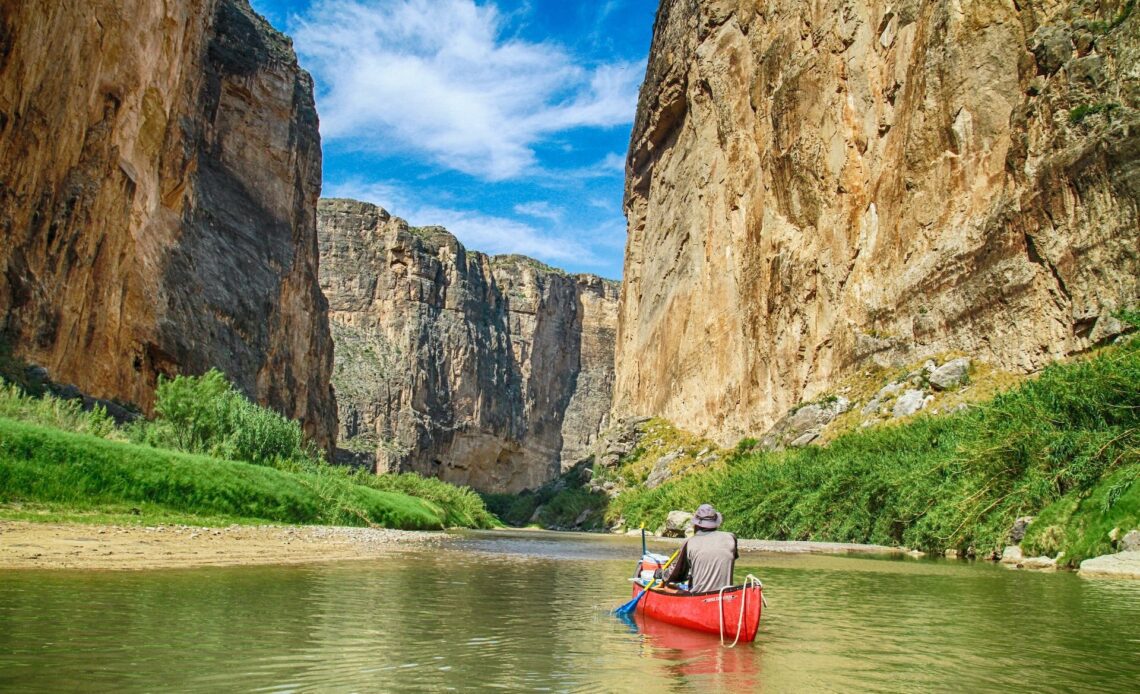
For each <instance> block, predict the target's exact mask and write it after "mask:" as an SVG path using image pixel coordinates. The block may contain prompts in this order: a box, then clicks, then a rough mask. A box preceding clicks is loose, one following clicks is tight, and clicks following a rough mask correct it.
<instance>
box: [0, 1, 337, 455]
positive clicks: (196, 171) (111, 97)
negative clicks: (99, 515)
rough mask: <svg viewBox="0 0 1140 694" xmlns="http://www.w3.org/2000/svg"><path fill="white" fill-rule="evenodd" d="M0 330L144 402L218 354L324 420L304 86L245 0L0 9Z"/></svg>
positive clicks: (308, 92) (316, 147)
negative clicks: (166, 379)
mask: <svg viewBox="0 0 1140 694" xmlns="http://www.w3.org/2000/svg"><path fill="white" fill-rule="evenodd" d="M0 171H3V172H4V173H3V176H2V177H0V239H2V240H3V243H2V244H0V331H2V332H3V334H4V336H5V337H6V339H8V340H10V341H11V342H12V343H13V344H14V346H15V347H16V349H17V350H18V352H19V353H21V355H22V356H24V357H25V358H27V359H28V360H30V361H33V362H36V363H39V364H42V365H43V366H45V367H47V369H48V371H49V372H50V375H51V377H52V378H53V379H54V380H56V381H60V382H68V383H74V384H76V385H77V386H78V387H79V388H80V389H81V390H83V391H84V392H86V393H89V394H90V395H92V396H96V397H100V398H108V399H111V398H114V399H119V400H125V401H130V402H133V403H136V404H138V405H140V406H142V407H143V408H144V409H148V408H149V407H150V406H151V405H152V404H153V402H152V400H153V389H154V386H155V381H156V379H157V377H158V375H159V374H174V373H201V372H203V371H205V370H207V369H208V368H210V367H218V368H219V369H221V370H222V371H224V372H225V373H226V374H227V376H229V377H230V378H231V379H232V380H234V381H235V382H236V383H237V384H238V385H239V387H240V388H241V389H242V390H244V391H245V392H246V393H247V394H248V395H250V396H252V397H253V398H255V399H256V400H258V401H259V402H261V403H262V404H266V405H269V406H271V407H273V408H274V409H276V410H278V411H280V412H282V413H283V414H285V415H287V416H290V417H296V418H300V419H301V420H302V422H303V425H304V428H305V430H306V431H307V432H308V433H309V434H310V435H311V436H313V437H315V438H316V439H317V440H318V441H320V442H321V443H323V444H325V445H329V444H331V441H332V438H333V436H334V435H335V431H336V407H335V403H334V399H333V395H332V392H331V388H330V385H329V378H330V374H331V370H332V342H331V339H330V336H329V331H328V321H327V313H326V310H327V309H326V303H325V301H324V298H323V297H322V296H321V293H320V288H319V285H318V283H317V260H318V256H317V245H316V201H317V198H318V196H319V195H320V183H321V152H320V139H319V135H318V132H317V115H316V111H315V109H314V105H313V96H312V82H311V80H310V79H309V76H308V75H307V74H306V73H305V72H303V71H302V70H300V68H299V67H298V66H297V61H296V57H295V55H294V54H293V50H292V47H291V44H290V41H289V39H287V38H286V37H284V36H282V35H281V34H278V33H277V32H275V31H274V30H273V29H272V28H271V27H270V26H269V25H268V24H267V23H266V22H265V21H264V20H263V19H262V18H261V17H259V16H258V15H256V14H255V13H254V12H253V11H252V10H251V9H250V7H249V5H248V4H247V2H246V0H186V2H179V3H154V2H149V1H144V0H123V1H116V2H111V1H109V0H92V1H91V2H84V3H78V4H75V3H69V4H68V7H67V8H63V7H62V6H60V4H59V3H56V2H50V1H49V0H23V1H21V2H17V3H4V4H3V5H0Z"/></svg>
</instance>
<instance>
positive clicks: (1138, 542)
mask: <svg viewBox="0 0 1140 694" xmlns="http://www.w3.org/2000/svg"><path fill="white" fill-rule="evenodd" d="M1120 549H1121V550H1122V551H1125V552H1140V530H1130V531H1129V532H1128V534H1127V535H1125V536H1124V539H1123V540H1121V541H1120Z"/></svg>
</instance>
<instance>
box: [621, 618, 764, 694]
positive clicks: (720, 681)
mask: <svg viewBox="0 0 1140 694" xmlns="http://www.w3.org/2000/svg"><path fill="white" fill-rule="evenodd" d="M633 621H634V625H635V627H636V629H637V631H638V633H640V634H642V635H643V636H644V637H645V638H644V641H643V650H642V654H643V656H644V657H650V658H655V659H657V660H658V661H660V665H661V670H662V672H663V673H664V674H665V676H666V677H667V678H668V679H669V680H671V681H672V683H673V684H674V685H677V686H678V688H682V689H684V688H686V687H687V686H692V687H694V688H705V689H706V690H708V691H756V690H758V689H760V686H761V680H760V665H761V663H762V662H763V661H762V659H761V658H759V657H757V654H756V652H755V651H754V647H753V645H752V644H738V645H737V646H736V647H735V648H726V647H725V646H722V645H721V642H720V638H719V637H718V636H713V635H712V634H705V633H702V632H698V631H692V630H690V629H682V628H681V627H677V626H673V625H672V624H667V623H665V622H661V621H658V620H656V619H651V618H649V617H645V616H644V615H642V614H637V615H635V616H634V617H633ZM709 687H712V689H711V690H709V689H708V688H709Z"/></svg>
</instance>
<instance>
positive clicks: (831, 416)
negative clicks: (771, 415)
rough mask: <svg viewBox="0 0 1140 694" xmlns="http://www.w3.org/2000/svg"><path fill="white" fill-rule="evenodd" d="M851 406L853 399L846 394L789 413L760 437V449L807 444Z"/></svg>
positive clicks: (778, 448) (777, 448)
mask: <svg viewBox="0 0 1140 694" xmlns="http://www.w3.org/2000/svg"><path fill="white" fill-rule="evenodd" d="M849 409H851V401H850V400H848V399H847V398H845V397H843V396H839V397H837V398H835V399H833V400H829V401H827V402H821V403H812V404H810V405H804V406H802V407H800V408H798V409H796V410H794V411H792V412H789V413H788V414H787V415H785V416H784V418H783V419H781V420H780V421H779V422H776V424H775V426H773V427H772V428H771V429H769V430H768V433H766V434H765V435H764V438H762V439H760V443H759V448H760V449H761V450H765V451H777V450H781V449H783V448H785V447H793V448H794V447H797V446H806V445H808V444H810V443H811V442H813V441H815V440H816V439H817V438H819V436H820V435H821V434H822V433H823V430H824V428H825V427H827V425H828V424H831V422H833V421H835V418H836V417H838V416H839V415H841V414H843V413H844V412H846V411H847V410H849Z"/></svg>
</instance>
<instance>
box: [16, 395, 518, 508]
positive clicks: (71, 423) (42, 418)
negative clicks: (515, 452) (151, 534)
mask: <svg viewBox="0 0 1140 694" xmlns="http://www.w3.org/2000/svg"><path fill="white" fill-rule="evenodd" d="M157 396H158V405H157V408H156V409H157V411H158V418H157V419H156V420H154V421H142V420H140V421H137V422H135V423H133V424H130V425H128V426H126V427H118V426H116V425H115V422H114V421H113V420H111V418H110V417H108V416H107V414H106V413H105V412H103V411H102V409H101V408H98V407H96V408H94V409H92V410H89V411H87V410H84V409H83V407H82V405H81V403H80V402H79V401H77V400H62V399H59V398H55V397H51V396H50V395H45V396H42V397H37V396H35V395H29V394H27V393H26V392H25V391H24V390H23V389H22V387H20V386H17V385H15V384H9V385H6V386H5V385H0V517H6V518H14V519H31V520H36V519H39V520H49V519H70V520H83V519H92V518H99V517H114V518H122V519H124V520H132V519H133V520H143V521H151V522H179V523H187V522H195V523H197V524H201V525H219V524H229V523H231V522H256V521H276V522H284V523H314V524H335V525H379V526H383V527H389V528H402V529H439V528H443V527H455V526H463V527H491V526H493V525H494V524H496V520H495V518H494V516H492V515H491V514H490V513H489V512H488V511H487V509H486V507H485V506H484V505H483V502H482V500H481V499H480V498H479V497H478V495H476V494H475V493H474V492H472V491H471V490H470V489H467V488H461V487H455V486H453V485H450V484H447V483H444V482H441V481H439V480H435V479H424V478H420V477H418V476H416V475H412V474H406V475H385V476H376V475H373V474H370V473H367V472H363V471H352V470H349V469H347V468H342V467H334V466H330V465H327V464H326V463H325V462H324V459H323V456H322V455H321V453H320V452H319V451H318V450H316V449H315V448H313V447H312V446H311V445H309V444H308V443H307V442H306V441H305V440H304V437H303V436H302V435H301V431H300V427H299V426H298V425H297V423H296V422H292V421H290V420H287V419H285V418H283V417H281V416H280V415H278V414H276V413H274V412H271V411H268V410H265V409H264V408H260V407H258V406H256V405H254V404H253V403H251V402H249V401H248V400H246V399H245V398H244V397H243V396H241V395H240V394H239V393H237V392H236V391H235V390H234V389H233V388H232V387H231V386H230V384H229V383H228V382H227V381H226V380H225V379H224V377H222V376H221V374H219V373H217V372H211V373H209V374H206V375H205V376H203V377H198V378H185V377H179V378H176V379H173V380H171V381H164V382H161V383H160V385H159V388H158V392H157Z"/></svg>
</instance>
